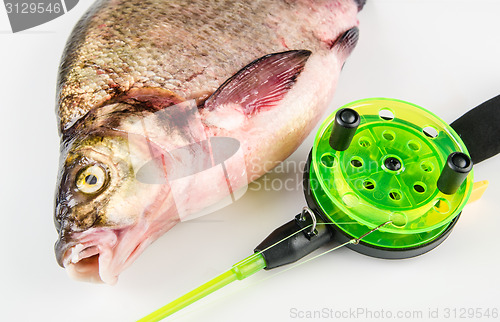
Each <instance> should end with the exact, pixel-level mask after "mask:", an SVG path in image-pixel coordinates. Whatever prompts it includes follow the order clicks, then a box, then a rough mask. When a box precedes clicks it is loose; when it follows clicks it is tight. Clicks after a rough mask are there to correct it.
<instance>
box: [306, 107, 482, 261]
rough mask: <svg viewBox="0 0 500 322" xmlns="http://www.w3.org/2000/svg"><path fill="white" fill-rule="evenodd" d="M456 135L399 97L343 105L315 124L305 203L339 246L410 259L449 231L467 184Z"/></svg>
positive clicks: (467, 167)
mask: <svg viewBox="0 0 500 322" xmlns="http://www.w3.org/2000/svg"><path fill="white" fill-rule="evenodd" d="M471 170H472V161H471V160H470V157H469V153H468V151H467V148H466V147H465V144H464V143H463V142H462V140H461V138H460V136H458V134H457V133H456V132H455V131H454V130H453V129H452V128H451V127H450V126H449V125H448V124H447V123H446V122H444V121H443V120H441V119H440V118H439V117H437V116H436V115H434V114H433V113H431V112H429V111H427V110H425V109H423V108H422V107H419V106H417V105H415V104H411V103H408V102H405V101H401V100H395V99H386V98H375V99H364V100H360V101H356V102H352V103H349V104H347V105H345V106H344V107H343V108H341V109H340V110H339V111H338V112H337V113H336V114H333V115H331V116H330V117H329V118H328V119H326V121H325V122H324V123H323V124H322V125H321V127H320V129H319V132H318V134H317V136H316V139H315V141H314V146H313V148H312V150H311V153H310V155H309V158H308V162H307V165H306V169H305V171H304V172H305V173H304V180H303V183H304V192H305V196H306V200H307V204H308V206H309V207H310V208H311V209H312V210H313V211H314V212H315V213H316V214H317V215H319V216H320V217H321V218H322V219H323V220H324V221H325V222H327V223H333V224H334V225H328V226H329V227H331V228H332V229H334V230H335V234H334V238H335V239H337V240H338V241H339V242H345V241H347V240H351V239H357V238H360V237H361V236H363V235H364V234H365V233H366V232H367V231H370V230H371V229H373V228H375V227H377V226H379V225H381V224H384V223H386V222H388V224H386V225H384V226H383V227H380V228H379V229H377V231H374V232H373V233H371V234H369V235H368V236H365V237H363V239H362V240H361V241H360V242H359V243H358V244H349V245H348V247H350V248H351V249H353V250H355V251H357V252H360V253H363V254H366V255H370V256H374V257H380V258H392V259H396V258H408V257H413V256H417V255H420V254H423V253H425V252H427V251H429V250H431V249H433V248H434V247H436V246H438V245H439V244H440V243H441V242H442V241H443V240H444V239H445V238H446V237H447V236H448V234H449V233H450V232H451V229H452V228H453V226H454V225H455V223H456V222H457V220H458V217H459V215H460V213H461V211H462V208H463V207H464V206H465V204H466V203H467V200H468V199H469V196H470V194H471V191H472V186H473V174H472V171H471Z"/></svg>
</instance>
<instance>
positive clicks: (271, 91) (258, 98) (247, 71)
mask: <svg viewBox="0 0 500 322" xmlns="http://www.w3.org/2000/svg"><path fill="white" fill-rule="evenodd" d="M310 55H311V52H310V51H309V50H291V51H285V52H281V53H275V54H269V55H266V56H263V57H261V58H259V59H257V60H254V61H253V62H251V63H250V64H248V65H247V66H245V67H243V68H242V69H241V70H240V71H238V72H237V73H236V74H234V75H233V76H232V77H231V78H229V79H228V80H227V81H225V82H224V84H222V85H221V86H220V87H219V88H218V89H217V90H216V91H215V92H214V93H213V94H212V95H211V96H210V97H209V98H208V99H207V100H206V101H205V104H204V108H205V109H208V110H209V111H211V110H214V109H216V108H217V107H220V106H224V105H239V106H240V107H241V109H242V110H243V112H244V113H245V114H246V115H253V114H255V113H256V112H259V111H262V110H265V109H268V108H270V107H273V106H275V105H276V104H277V103H278V102H279V101H280V100H281V99H282V98H283V96H284V95H285V94H286V93H287V92H288V91H289V90H290V89H291V88H292V86H293V84H294V83H295V80H296V79H297V77H298V76H299V74H300V73H301V72H302V70H303V69H304V66H305V64H306V62H307V59H308V58H309V56H310Z"/></svg>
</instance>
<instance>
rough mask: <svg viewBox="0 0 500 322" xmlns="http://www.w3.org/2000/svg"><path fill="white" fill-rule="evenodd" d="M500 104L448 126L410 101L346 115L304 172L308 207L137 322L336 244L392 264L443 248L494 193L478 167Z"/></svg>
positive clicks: (328, 127) (494, 148)
mask: <svg viewBox="0 0 500 322" xmlns="http://www.w3.org/2000/svg"><path fill="white" fill-rule="evenodd" d="M499 107H500V96H497V97H495V98H493V99H491V100H489V101H487V102H485V103H483V104H481V105H479V106H478V107H476V108H474V109H472V110H471V111H469V112H468V113H466V114H465V115H463V116H462V117H460V118H459V119H457V120H456V121H455V122H453V123H452V124H450V125H448V124H447V123H446V122H444V121H443V120H442V119H440V118H439V117H437V116H436V115H434V114H433V113H431V112H429V111H427V110H425V109H423V108H422V107H419V106H417V105H415V104H411V103H408V102H405V101H401V100H396V99H387V98H372V99H365V100H360V101H355V102H352V103H349V104H347V105H345V106H343V107H342V108H341V109H339V110H338V111H337V112H336V113H334V114H332V115H331V116H330V117H328V118H327V119H326V120H325V121H324V122H323V124H322V125H321V127H320V129H319V131H318V133H317V135H316V138H315V141H314V145H313V148H312V149H311V152H310V153H309V156H308V159H307V164H306V166H305V169H304V176H303V188H304V194H305V199H306V202H307V207H304V208H303V210H302V212H301V213H299V214H298V215H297V216H295V218H294V219H293V220H291V221H290V222H288V223H286V224H284V225H283V226H281V227H279V228H277V229H276V230H274V231H273V232H272V233H271V234H270V235H269V236H268V237H267V238H266V239H265V240H264V241H263V242H262V243H260V244H259V245H258V246H257V247H256V248H255V250H254V254H253V255H251V256H249V257H247V258H246V259H244V260H242V261H240V262H238V263H236V264H235V265H233V266H232V267H231V269H229V270H228V271H226V272H225V273H223V274H221V275H219V276H217V277H216V278H214V279H212V280H211V281H209V282H207V283H205V284H204V285H201V286H199V287H198V288H196V289H194V290H193V291H191V292H189V293H187V294H185V295H183V296H181V297H180V298H178V299H176V300H175V301H173V302H171V303H169V304H167V305H166V306H164V307H162V308H160V309H159V310H157V311H155V312H153V313H151V314H150V315H148V316H146V317H144V318H143V319H141V320H140V321H158V320H160V319H163V318H165V317H167V316H169V315H171V314H173V313H175V312H177V311H178V310H180V309H182V308H184V307H186V306H188V305H190V304H191V303H193V302H195V301H197V300H199V299H201V298H203V297H204V296H206V295H208V294H210V293H212V292H214V291H215V290H217V289H219V288H221V287H223V286H225V285H227V284H229V283H231V282H233V281H235V280H242V279H244V278H246V277H248V276H250V275H252V274H254V273H256V272H258V271H259V270H261V269H266V270H268V269H272V268H275V267H279V266H282V265H286V264H289V263H293V262H295V261H297V260H298V259H300V258H302V257H304V256H306V255H307V254H309V253H311V252H313V251H314V250H316V249H318V248H319V247H321V246H322V245H324V244H326V243H329V242H331V241H337V242H338V243H339V245H338V246H336V247H334V248H333V249H330V250H328V251H327V252H329V251H331V250H334V249H338V248H340V247H343V246H347V247H349V248H351V249H353V250H354V251H357V252H359V253H362V254H365V255H369V256H374V257H379V258H387V259H402V258H410V257H414V256H418V255H421V254H424V253H426V252H428V251H430V250H432V249H434V248H435V247H437V246H438V245H439V244H440V243H442V242H443V241H444V240H445V239H446V237H448V235H449V234H450V233H451V231H452V229H453V227H454V226H455V225H456V223H457V221H458V219H459V217H460V214H461V212H462V209H463V208H464V206H465V205H466V204H467V202H468V201H470V200H471V199H472V200H475V199H479V198H480V196H481V195H482V193H483V192H484V190H485V189H486V187H487V185H488V183H487V181H483V182H479V183H474V182H473V171H472V167H473V164H477V163H479V162H481V161H483V160H485V159H487V158H489V157H492V156H494V155H495V154H497V153H498V152H499V151H500V140H499V139H498V138H499V136H500V133H499V131H498V128H497V126H498V124H500V113H498V109H499Z"/></svg>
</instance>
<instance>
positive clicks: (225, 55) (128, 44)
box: [58, 0, 352, 131]
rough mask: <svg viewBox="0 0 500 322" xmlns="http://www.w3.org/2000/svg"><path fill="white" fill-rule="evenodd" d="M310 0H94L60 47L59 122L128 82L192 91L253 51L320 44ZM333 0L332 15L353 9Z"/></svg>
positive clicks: (218, 79)
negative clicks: (312, 22)
mask: <svg viewBox="0 0 500 322" xmlns="http://www.w3.org/2000/svg"><path fill="white" fill-rule="evenodd" d="M309 2H310V1H276V0H260V1H188V0H181V1H161V0H157V1H146V2H144V1H139V0H133V1H98V2H97V3H96V4H94V6H93V8H92V9H91V11H89V13H87V14H86V15H85V16H84V17H83V18H82V19H81V20H80V22H79V23H78V24H77V25H76V27H75V29H74V31H73V36H72V37H71V38H70V40H69V42H68V45H67V47H66V49H65V53H64V55H63V61H62V65H61V74H60V78H59V88H58V98H59V113H58V115H59V118H60V126H61V129H62V130H63V131H64V130H66V129H68V128H69V127H71V126H72V125H73V124H74V123H75V122H76V121H77V120H78V119H79V118H81V117H82V116H84V115H85V114H86V113H87V112H88V111H89V110H91V109H92V108H94V107H96V106H99V105H101V104H103V103H104V102H105V101H107V100H109V99H111V98H112V97H113V96H115V95H116V94H119V93H122V92H126V91H127V90H129V89H131V88H141V87H160V88H165V89H168V90H171V91H173V92H175V93H176V94H177V95H179V96H181V97H183V98H185V99H192V98H196V97H197V95H199V93H204V92H208V93H211V92H213V91H215V90H216V89H217V88H218V87H219V86H220V84H221V83H222V82H223V81H224V80H226V79H227V78H229V77H230V76H231V75H233V74H234V73H235V72H236V71H238V69H240V68H241V67H242V66H245V65H246V64H248V63H249V62H251V61H252V60H254V59H255V58H257V57H261V56H263V55H265V54H268V53H271V52H280V51H285V50H291V49H303V48H307V49H309V50H312V51H315V50H317V49H318V48H319V47H320V46H322V45H324V44H323V43H321V42H320V41H318V38H317V37H316V36H315V35H314V32H313V31H312V30H311V27H310V25H309V24H308V22H307V19H308V18H307V17H308V15H309V14H310V13H311V14H314V13H315V12H314V10H313V9H311V8H310V7H308V4H309ZM337 3H339V8H337V9H336V10H338V12H335V15H341V14H344V11H349V10H351V11H352V4H351V1H350V0H345V1H337ZM311 11H312V12H311ZM316 14H317V12H316ZM283 22H286V23H283ZM338 28H339V29H346V28H345V27H344V26H338ZM333 31H334V30H332V32H333ZM335 32H336V31H335ZM173 62H175V63H173Z"/></svg>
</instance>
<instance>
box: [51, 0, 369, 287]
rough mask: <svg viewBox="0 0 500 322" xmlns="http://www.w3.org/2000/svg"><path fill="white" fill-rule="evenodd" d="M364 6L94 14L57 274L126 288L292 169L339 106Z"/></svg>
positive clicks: (109, 5) (68, 161) (203, 7)
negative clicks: (293, 158) (196, 225)
mask: <svg viewBox="0 0 500 322" xmlns="http://www.w3.org/2000/svg"><path fill="white" fill-rule="evenodd" d="M363 5H364V1H361V0H317V1H313V0H232V1H228V0H207V1H194V0H148V1H139V0H98V1H96V2H95V3H94V4H92V5H91V7H90V8H89V9H88V11H87V12H86V13H85V14H84V15H83V17H82V18H81V19H80V20H79V22H78V23H77V24H76V26H75V27H74V29H73V31H72V33H71V35H70V37H69V40H68V42H67V45H66V47H65V49H64V52H63V56H62V60H61V64H60V68H59V78H58V83H57V107H56V110H57V117H58V128H59V134H60V140H61V148H60V162H59V173H58V178H57V188H56V194H55V211H54V213H55V214H54V222H55V227H56V230H57V232H58V235H59V237H58V239H57V241H56V243H55V254H56V259H57V262H58V263H59V265H60V266H62V267H63V268H65V270H66V271H67V273H68V274H69V275H70V276H71V277H72V278H75V279H77V280H82V281H89V282H101V283H107V284H115V283H116V282H117V280H118V277H119V275H120V274H121V273H122V272H123V271H124V270H125V269H126V268H127V267H129V266H130V265H131V264H132V263H133V262H134V260H135V259H136V258H137V257H138V256H139V255H140V254H141V253H142V252H143V251H144V250H145V249H146V248H147V246H148V245H150V244H151V243H152V242H153V241H155V240H156V239H157V238H159V237H160V236H161V235H163V234H164V233H165V232H167V231H168V230H169V229H171V228H172V227H173V226H175V225H176V224H178V223H179V222H181V221H184V220H186V218H189V217H190V216H193V215H196V214H203V213H207V212H210V211H211V210H210V209H213V208H211V207H213V206H214V205H217V204H222V206H223V205H224V204H227V203H231V202H234V201H235V200H236V199H237V198H238V196H241V194H242V193H244V190H245V187H246V185H247V184H248V183H249V182H251V181H253V180H255V179H257V178H259V177H260V176H262V175H263V174H265V173H266V172H267V171H269V170H270V169H272V168H273V167H274V166H276V165H277V164H278V163H279V162H281V161H283V160H284V159H286V158H287V157H288V156H289V155H290V154H291V153H292V152H293V151H295V150H296V149H297V147H298V146H299V145H300V144H301V143H302V142H303V140H304V139H305V138H306V137H307V135H308V134H309V133H310V131H311V130H312V129H313V127H314V126H315V125H316V124H317V122H318V121H319V119H320V118H321V116H322V115H323V114H324V112H325V110H326V109H327V107H328V105H329V103H330V102H331V100H332V98H333V94H334V91H335V87H336V84H337V81H338V76H339V73H340V71H341V69H342V67H343V65H344V63H345V61H346V59H347V57H348V56H349V55H350V54H351V52H352V50H353V49H354V47H355V46H356V43H357V41H358V38H359V29H358V25H359V21H358V18H357V14H358V12H359V11H360V10H361V9H362V8H363ZM242 191H243V192H242Z"/></svg>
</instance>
